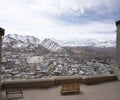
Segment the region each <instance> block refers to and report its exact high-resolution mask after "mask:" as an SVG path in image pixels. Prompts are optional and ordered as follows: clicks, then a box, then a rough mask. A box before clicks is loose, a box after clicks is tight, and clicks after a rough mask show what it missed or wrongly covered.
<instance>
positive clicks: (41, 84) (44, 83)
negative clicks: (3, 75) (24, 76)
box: [2, 79, 55, 89]
mask: <svg viewBox="0 0 120 100" xmlns="http://www.w3.org/2000/svg"><path fill="white" fill-rule="evenodd" d="M54 85H55V84H54V79H41V80H25V81H10V82H8V81H5V82H2V88H3V89H8V88H9V89H10V88H12V89H13V88H46V87H50V86H54Z"/></svg>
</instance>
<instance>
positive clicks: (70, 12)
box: [0, 0, 120, 39]
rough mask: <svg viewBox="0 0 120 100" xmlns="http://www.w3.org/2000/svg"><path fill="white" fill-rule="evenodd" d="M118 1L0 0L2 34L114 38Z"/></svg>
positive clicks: (42, 36) (119, 0) (57, 37)
mask: <svg viewBox="0 0 120 100" xmlns="http://www.w3.org/2000/svg"><path fill="white" fill-rule="evenodd" d="M119 19H120V0H0V27H3V28H5V30H6V34H20V35H34V36H36V37H39V38H56V39H68V38H69V39H71V38H74V39H75V38H83V37H86V38H90V37H91V38H96V37H97V38H106V39H114V38H115V31H116V27H115V21H116V20H119Z"/></svg>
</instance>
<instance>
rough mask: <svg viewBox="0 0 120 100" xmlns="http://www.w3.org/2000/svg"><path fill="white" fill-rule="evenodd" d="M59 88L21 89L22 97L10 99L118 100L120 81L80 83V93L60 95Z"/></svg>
mask: <svg viewBox="0 0 120 100" xmlns="http://www.w3.org/2000/svg"><path fill="white" fill-rule="evenodd" d="M60 89H61V86H56V87H51V88H47V89H40V88H38V89H23V95H24V98H14V99H10V100H120V81H116V82H109V83H103V84H97V85H84V84H81V86H80V89H81V90H80V91H81V92H80V94H69V95H61V94H60ZM2 97H3V100H4V98H5V91H2ZM0 100H2V99H0ZM8 100H9V99H8Z"/></svg>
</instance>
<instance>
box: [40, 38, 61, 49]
mask: <svg viewBox="0 0 120 100" xmlns="http://www.w3.org/2000/svg"><path fill="white" fill-rule="evenodd" d="M41 45H42V46H43V47H45V48H47V49H49V50H51V51H60V50H62V49H63V48H62V47H61V46H60V45H59V44H57V43H56V42H54V41H52V40H50V39H44V40H43V42H42V43H41Z"/></svg>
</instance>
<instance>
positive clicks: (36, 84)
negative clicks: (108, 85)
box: [2, 75, 117, 89]
mask: <svg viewBox="0 0 120 100" xmlns="http://www.w3.org/2000/svg"><path fill="white" fill-rule="evenodd" d="M116 80H117V76H116V75H98V76H89V77H81V76H65V77H64V76H61V77H55V78H51V79H42V80H41V79H40V80H25V81H22V80H21V81H6V82H5V81H4V82H3V83H2V88H3V89H7V88H47V87H52V86H55V85H61V84H71V83H83V84H95V83H101V82H109V81H116Z"/></svg>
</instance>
